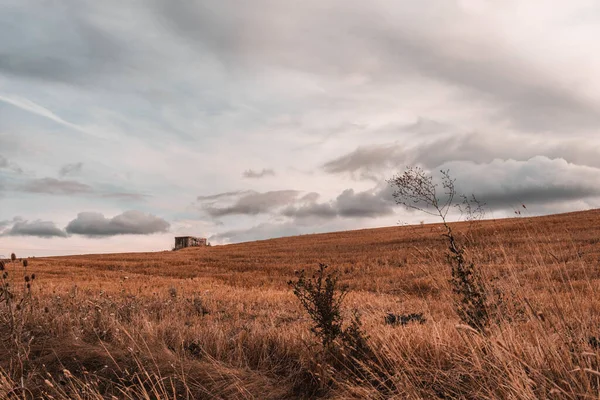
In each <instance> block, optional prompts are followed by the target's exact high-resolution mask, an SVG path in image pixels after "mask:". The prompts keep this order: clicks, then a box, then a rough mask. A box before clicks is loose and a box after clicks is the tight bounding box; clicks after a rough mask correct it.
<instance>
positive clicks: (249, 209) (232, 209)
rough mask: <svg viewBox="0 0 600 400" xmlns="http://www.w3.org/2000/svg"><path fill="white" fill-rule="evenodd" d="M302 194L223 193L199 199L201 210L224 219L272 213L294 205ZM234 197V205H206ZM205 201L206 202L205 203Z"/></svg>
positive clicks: (276, 192) (293, 191) (289, 191)
mask: <svg viewBox="0 0 600 400" xmlns="http://www.w3.org/2000/svg"><path fill="white" fill-rule="evenodd" d="M299 194H300V192H299V191H297V190H275V191H270V192H264V193H259V192H255V191H249V192H238V193H235V192H233V194H232V192H229V193H221V194H217V195H213V196H204V197H203V198H201V197H199V198H198V199H199V200H200V202H201V204H200V206H201V208H202V209H203V210H204V211H205V212H206V213H207V214H208V215H210V216H211V217H224V216H228V215H236V214H242V215H257V214H265V213H270V212H273V211H275V210H277V209H278V208H281V207H283V206H286V205H288V204H291V203H293V202H294V201H295V200H296V199H297V198H298V195H299ZM224 197H225V198H229V199H231V198H232V197H233V203H232V204H229V205H219V204H216V203H214V202H211V203H206V202H205V200H215V199H222V198H224ZM203 200H204V201H203Z"/></svg>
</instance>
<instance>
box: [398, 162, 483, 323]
mask: <svg viewBox="0 0 600 400" xmlns="http://www.w3.org/2000/svg"><path fill="white" fill-rule="evenodd" d="M440 172H441V175H442V180H441V184H442V187H443V189H444V196H443V197H440V194H439V193H438V190H437V189H438V184H436V183H434V182H433V177H432V176H431V175H428V174H426V173H425V171H423V169H421V168H419V167H411V168H407V169H406V170H405V171H404V173H402V174H400V175H396V176H394V177H393V178H392V179H390V180H389V181H388V182H389V183H390V184H391V185H392V186H393V187H394V189H395V191H394V194H393V195H394V199H395V200H396V203H397V204H401V205H404V206H405V207H407V208H412V209H416V210H419V211H422V212H425V213H427V214H430V215H434V216H438V217H440V218H441V219H442V223H443V226H444V229H445V233H444V234H443V236H444V237H445V238H446V240H447V241H448V254H447V260H448V264H449V265H450V267H451V279H450V283H451V285H452V291H453V293H454V294H455V296H456V301H455V309H456V312H457V314H458V316H459V318H460V319H461V320H462V321H463V322H464V323H466V324H468V325H469V326H471V327H473V328H475V329H477V330H482V329H483V328H485V327H486V326H487V325H489V322H490V317H489V314H488V310H487V304H488V298H487V297H488V296H487V290H486V287H485V284H484V280H483V278H482V276H481V273H480V272H479V270H478V269H477V268H476V267H475V264H474V263H473V262H471V261H469V260H467V259H466V257H465V248H464V246H463V245H461V244H460V243H459V242H458V240H457V238H456V236H455V235H454V232H453V231H452V228H451V227H450V225H449V224H448V222H447V220H446V217H447V215H448V211H449V210H450V208H451V207H452V206H458V207H459V208H460V210H461V211H463V212H467V213H468V215H467V220H470V221H472V220H475V219H479V218H481V213H482V205H481V204H480V203H479V202H478V201H477V199H476V198H475V196H472V198H471V199H469V198H468V197H466V196H462V199H463V201H462V204H454V198H455V196H456V189H455V186H454V182H455V180H454V179H452V178H451V177H450V174H449V171H440Z"/></svg>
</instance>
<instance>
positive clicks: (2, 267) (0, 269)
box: [0, 260, 4, 271]
mask: <svg viewBox="0 0 600 400" xmlns="http://www.w3.org/2000/svg"><path fill="white" fill-rule="evenodd" d="M0 271H4V261H2V260H0Z"/></svg>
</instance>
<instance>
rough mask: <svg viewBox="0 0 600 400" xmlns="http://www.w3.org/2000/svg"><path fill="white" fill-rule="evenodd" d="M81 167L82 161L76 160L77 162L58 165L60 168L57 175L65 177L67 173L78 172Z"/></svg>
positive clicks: (74, 173)
mask: <svg viewBox="0 0 600 400" xmlns="http://www.w3.org/2000/svg"><path fill="white" fill-rule="evenodd" d="M82 169H83V163H82V162H78V163H74V164H65V165H63V166H62V167H60V170H59V171H58V175H60V177H65V176H67V175H76V174H78V173H80V172H81V170H82Z"/></svg>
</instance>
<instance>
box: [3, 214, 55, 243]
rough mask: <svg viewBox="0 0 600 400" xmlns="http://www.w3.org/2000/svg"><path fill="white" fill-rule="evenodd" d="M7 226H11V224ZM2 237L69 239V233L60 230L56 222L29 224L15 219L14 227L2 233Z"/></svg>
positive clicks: (33, 222) (40, 221)
mask: <svg viewBox="0 0 600 400" xmlns="http://www.w3.org/2000/svg"><path fill="white" fill-rule="evenodd" d="M5 222H6V221H5ZM7 225H10V223H9V224H7ZM0 228H1V226H0ZM2 235H3V236H36V237H41V238H51V237H67V233H66V232H65V231H63V230H62V229H59V228H58V227H57V226H56V224H55V223H54V222H50V221H42V220H36V221H32V222H29V221H25V220H22V219H20V218H15V220H14V221H13V222H12V227H11V228H10V229H8V230H6V231H4V232H2Z"/></svg>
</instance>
